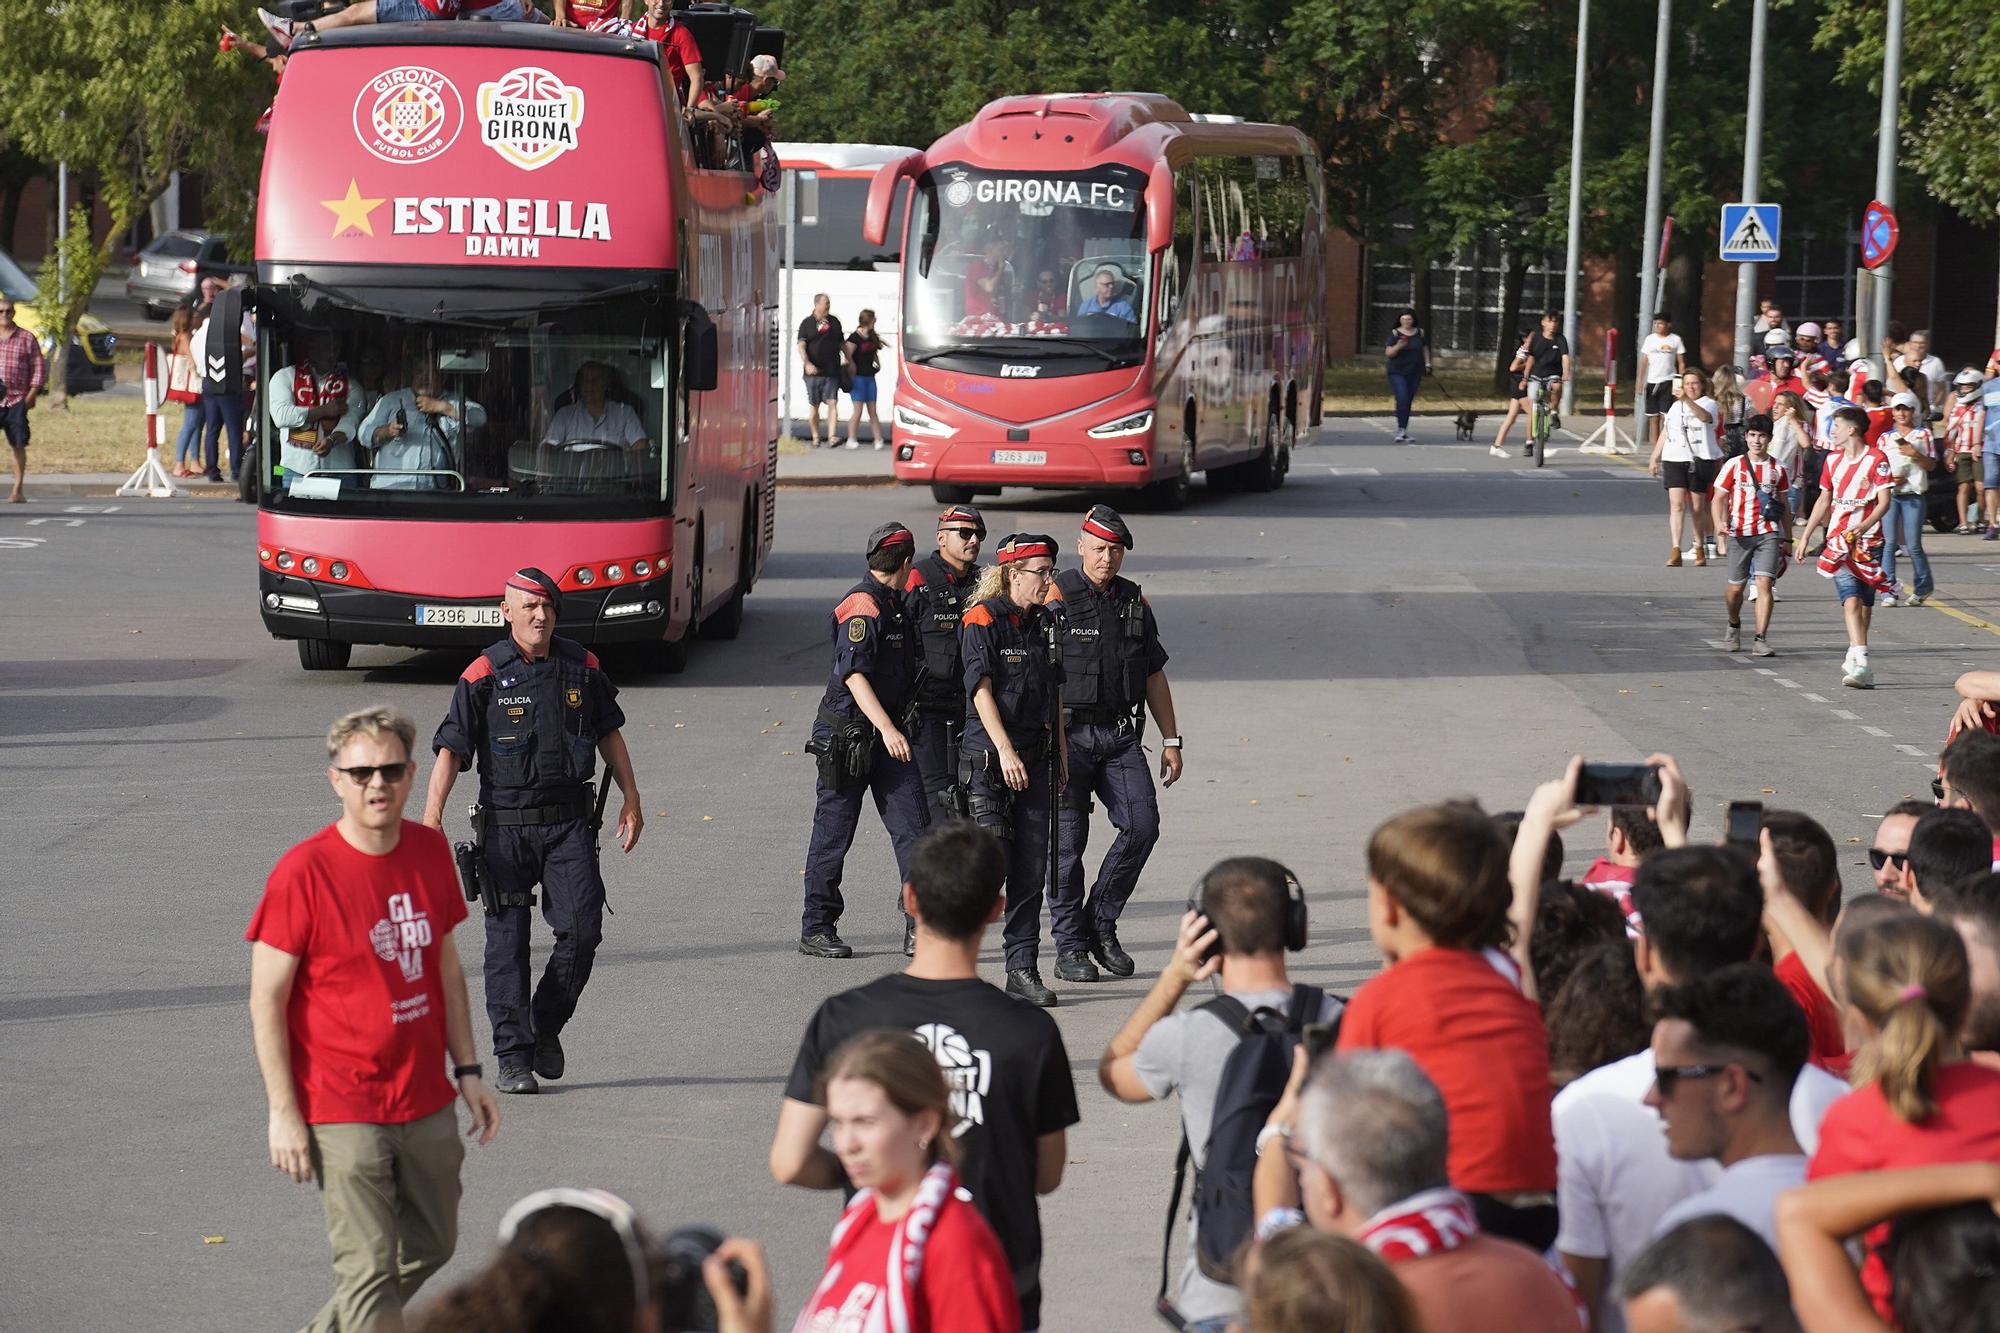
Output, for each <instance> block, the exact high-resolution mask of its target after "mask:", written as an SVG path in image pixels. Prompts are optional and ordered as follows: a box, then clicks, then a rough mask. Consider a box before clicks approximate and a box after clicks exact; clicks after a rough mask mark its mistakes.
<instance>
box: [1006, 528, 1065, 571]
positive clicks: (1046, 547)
mask: <svg viewBox="0 0 2000 1333" xmlns="http://www.w3.org/2000/svg"><path fill="white" fill-rule="evenodd" d="M1038 555H1045V556H1047V557H1048V558H1049V559H1051V560H1053V559H1055V557H1056V539H1055V538H1054V537H1051V536H1049V535H1048V534H1047V533H1046V532H1015V533H1010V534H1009V535H1007V536H1006V537H1003V538H1001V539H1000V550H999V551H998V553H997V554H996V557H995V558H996V559H997V560H998V561H999V562H1000V563H1001V564H1003V565H1011V564H1013V563H1014V562H1015V561H1017V560H1032V559H1034V558H1035V557H1036V556H1038Z"/></svg>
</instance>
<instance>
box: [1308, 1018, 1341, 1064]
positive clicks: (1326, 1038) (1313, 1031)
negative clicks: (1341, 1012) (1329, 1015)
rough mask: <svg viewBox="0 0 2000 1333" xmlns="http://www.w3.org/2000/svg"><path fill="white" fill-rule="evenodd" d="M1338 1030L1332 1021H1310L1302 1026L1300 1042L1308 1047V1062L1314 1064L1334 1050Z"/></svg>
mask: <svg viewBox="0 0 2000 1333" xmlns="http://www.w3.org/2000/svg"><path fill="white" fill-rule="evenodd" d="M1338 1032H1339V1029H1337V1028H1336V1027H1335V1026H1334V1025H1333V1024H1332V1023H1308V1024H1306V1025H1305V1026H1304V1027H1302V1028H1300V1029H1299V1042H1300V1044H1301V1045H1302V1046H1304V1047H1305V1048H1306V1063H1307V1064H1312V1063H1314V1062H1315V1061H1317V1060H1318V1059H1319V1058H1320V1057H1321V1056H1322V1055H1325V1054H1326V1053H1327V1052H1328V1051H1330V1050H1332V1049H1333V1039H1334V1037H1335V1036H1336V1035H1338Z"/></svg>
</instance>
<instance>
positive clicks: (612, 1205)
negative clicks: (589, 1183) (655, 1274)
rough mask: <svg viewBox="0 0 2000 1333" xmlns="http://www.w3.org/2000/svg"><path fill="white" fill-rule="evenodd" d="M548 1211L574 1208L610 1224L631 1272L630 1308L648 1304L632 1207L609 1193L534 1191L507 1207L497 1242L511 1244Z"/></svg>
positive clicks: (643, 1249)
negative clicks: (528, 1224) (531, 1221)
mask: <svg viewBox="0 0 2000 1333" xmlns="http://www.w3.org/2000/svg"><path fill="white" fill-rule="evenodd" d="M548 1208H576V1209H579V1210H581V1211H583V1212H586V1213H589V1214H591V1215H592V1216H594V1217H601V1218H603V1219H604V1220H605V1221H606V1222H609V1223H610V1224H611V1229H612V1230H613V1231H615V1232H617V1233H618V1240H619V1243H620V1244H622V1245H623V1246H624V1247H625V1262H626V1263H627V1264H628V1265H629V1266H630V1267H631V1269H632V1302H633V1304H632V1308H633V1310H634V1311H639V1310H644V1309H645V1308H646V1307H647V1306H648V1305H650V1304H652V1301H653V1295H652V1292H651V1290H650V1289H649V1284H648V1278H649V1275H650V1271H651V1270H650V1269H649V1268H648V1267H647V1264H646V1247H645V1244H644V1243H643V1242H642V1241H641V1240H640V1239H639V1215H638V1213H636V1212H634V1211H633V1209H632V1205H631V1204H629V1203H627V1202H625V1200H623V1199H621V1198H619V1197H618V1196H617V1195H616V1194H613V1193H611V1192H610V1191H609V1190H580V1189H569V1188H566V1187H560V1186H559V1187H557V1188H555V1189H547V1190H537V1191H536V1192H535V1193H533V1194H530V1195H529V1196H528V1197H527V1198H525V1199H522V1200H521V1201H520V1202H519V1203H517V1204H515V1205H514V1206H513V1207H512V1208H509V1209H508V1210H507V1212H506V1215H505V1216H504V1217H502V1218H501V1219H500V1243H501V1244H502V1245H503V1246H504V1245H511V1244H513V1242H514V1234H515V1233H516V1232H517V1231H519V1230H520V1229H521V1224H522V1223H523V1222H526V1221H527V1220H528V1219H529V1218H530V1217H533V1216H534V1215H535V1214H536V1213H539V1212H541V1211H543V1210H544V1209H548Z"/></svg>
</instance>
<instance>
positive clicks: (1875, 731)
mask: <svg viewBox="0 0 2000 1333" xmlns="http://www.w3.org/2000/svg"><path fill="white" fill-rule="evenodd" d="M1862 730H1863V731H1865V732H1867V733H1868V734H1869V735H1870V736H1880V737H1881V738H1882V739H1884V740H1887V739H1888V738H1889V733H1888V732H1886V731H1884V730H1882V728H1880V727H1863V728H1862Z"/></svg>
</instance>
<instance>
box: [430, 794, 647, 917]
mask: <svg viewBox="0 0 2000 1333" xmlns="http://www.w3.org/2000/svg"><path fill="white" fill-rule="evenodd" d="M610 794H611V783H610V781H609V780H608V779H607V780H606V781H605V782H604V784H603V785H602V788H601V789H600V790H599V791H598V793H597V799H596V800H595V801H593V800H592V799H591V786H590V784H589V783H585V784H584V786H583V789H582V791H581V792H580V793H579V794H578V795H577V796H575V797H573V798H572V799H570V800H567V801H558V802H556V803H555V804H553V805H531V806H527V807H525V808H523V809H518V810H502V809H499V808H497V807H495V806H490V805H480V804H478V803H476V802H475V803H474V804H473V805H472V806H471V807H469V808H468V809H467V810H466V814H467V815H468V816H469V817H470V819H471V821H472V838H471V840H470V841H465V842H455V843H453V844H452V847H451V854H452V859H453V860H454V861H455V862H457V864H458V878H459V882H460V885H461V886H462V887H463V888H464V889H465V900H466V901H467V902H476V903H479V904H480V905H481V906H482V907H483V908H484V909H485V912H486V915H488V916H499V915H500V913H501V912H503V911H505V910H507V909H508V908H510V907H533V906H534V905H535V895H534V892H533V891H532V890H529V889H521V890H518V891H506V890H502V889H501V888H500V886H499V884H498V883H497V882H496V881H495V880H494V878H493V874H492V872H491V871H489V870H488V869H487V868H486V834H487V831H488V830H489V829H495V828H544V827H547V826H548V825H551V824H564V823H568V822H569V821H570V820H572V819H588V820H589V821H590V836H591V841H592V843H593V850H595V848H594V844H595V842H596V839H597V834H598V830H599V829H601V828H603V827H604V801H605V798H606V797H608V796H609V795H610Z"/></svg>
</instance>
